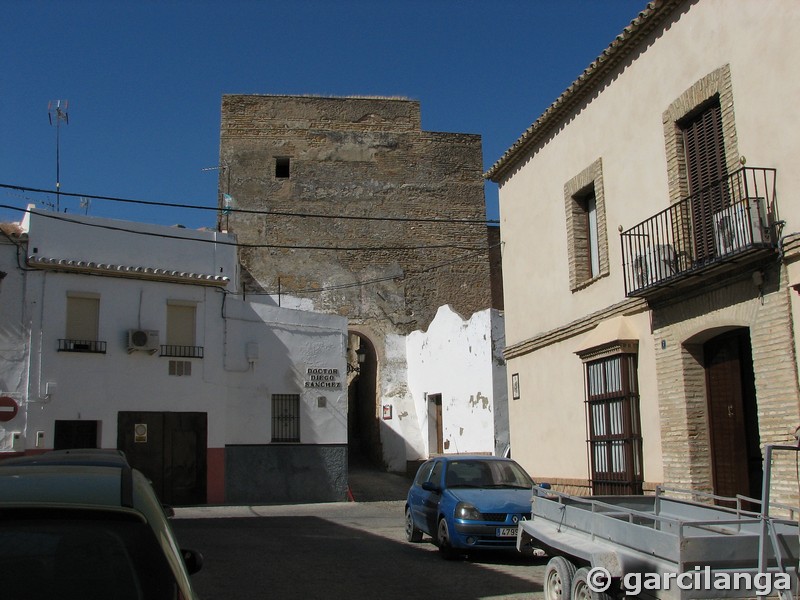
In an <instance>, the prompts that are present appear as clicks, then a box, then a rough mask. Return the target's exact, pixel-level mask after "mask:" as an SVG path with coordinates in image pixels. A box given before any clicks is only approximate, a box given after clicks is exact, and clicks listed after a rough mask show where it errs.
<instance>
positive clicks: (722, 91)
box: [662, 65, 741, 204]
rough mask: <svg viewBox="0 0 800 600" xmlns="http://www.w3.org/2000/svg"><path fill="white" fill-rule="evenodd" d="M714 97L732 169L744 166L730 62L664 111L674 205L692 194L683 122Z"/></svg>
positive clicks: (668, 169) (706, 77) (670, 192)
mask: <svg viewBox="0 0 800 600" xmlns="http://www.w3.org/2000/svg"><path fill="white" fill-rule="evenodd" d="M714 96H718V97H719V104H720V108H721V111H722V115H721V116H722V132H723V142H724V146H725V160H726V165H727V168H728V172H729V173H733V172H734V171H736V170H737V169H738V168H739V167H740V166H741V164H740V156H739V146H738V141H737V134H736V122H735V120H734V106H733V84H732V81H731V68H730V65H724V66H722V67H720V68H719V69H716V70H714V71H712V72H711V73H709V74H708V75H706V76H705V77H703V78H702V79H700V80H698V81H697V82H695V83H694V85H692V86H691V87H690V88H689V89H687V90H686V91H685V92H683V94H681V95H680V96H679V97H678V98H676V99H675V100H674V101H673V102H672V103H671V104H670V105H669V107H668V108H667V110H665V111H664V113H663V114H662V122H663V125H664V144H665V149H666V156H667V178H668V185H669V200H670V204H675V203H676V202H679V201H681V200H683V199H684V198H688V197H689V182H688V180H687V177H686V149H685V147H684V143H683V130H682V128H681V122H683V121H684V120H685V119H686V117H688V116H689V115H691V114H692V113H693V112H695V111H697V110H698V109H699V108H701V107H702V106H703V105H706V104H708V102H709V101H710V100H711V99H712V98H713V97H714Z"/></svg>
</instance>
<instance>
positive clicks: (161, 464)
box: [117, 411, 208, 505]
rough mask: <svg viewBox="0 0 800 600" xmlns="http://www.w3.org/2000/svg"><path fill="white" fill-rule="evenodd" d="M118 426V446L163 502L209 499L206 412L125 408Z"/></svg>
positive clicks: (198, 501) (172, 502) (201, 502)
mask: <svg viewBox="0 0 800 600" xmlns="http://www.w3.org/2000/svg"><path fill="white" fill-rule="evenodd" d="M117 427H118V428H117V447H118V448H119V449H120V450H122V451H123V452H125V455H126V456H127V457H128V461H129V462H130V463H131V466H132V467H134V468H135V469H139V470H140V471H141V472H142V473H144V474H145V476H146V477H147V478H148V479H150V481H151V482H152V484H153V488H154V489H155V491H156V493H157V494H158V497H159V498H160V499H161V501H162V502H164V503H166V504H174V505H186V504H203V503H205V502H206V472H207V465H206V451H207V448H206V439H207V430H208V425H207V416H206V413H194V412H187V413H183V412H181V413H172V412H141V411H140V412H133V411H130V412H128V411H121V412H120V413H119V416H118V419H117Z"/></svg>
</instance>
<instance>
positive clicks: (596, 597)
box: [572, 567, 614, 600]
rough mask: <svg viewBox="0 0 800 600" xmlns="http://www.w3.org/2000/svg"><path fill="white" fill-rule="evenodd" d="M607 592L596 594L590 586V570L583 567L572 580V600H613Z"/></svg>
mask: <svg viewBox="0 0 800 600" xmlns="http://www.w3.org/2000/svg"><path fill="white" fill-rule="evenodd" d="M613 598H614V596H612V595H611V594H608V593H606V592H596V591H594V590H593V589H592V588H591V587H590V586H589V569H587V568H586V567H581V568H580V569H578V570H577V571H576V572H575V575H574V577H573V578H572V600H613Z"/></svg>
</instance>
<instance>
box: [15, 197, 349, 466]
mask: <svg viewBox="0 0 800 600" xmlns="http://www.w3.org/2000/svg"><path fill="white" fill-rule="evenodd" d="M71 218H73V219H77V220H78V221H81V222H88V223H93V224H101V225H104V226H111V227H120V226H121V227H124V228H126V229H134V230H139V229H140V228H141V229H142V230H144V231H147V232H150V233H155V234H158V235H159V236H160V237H151V236H145V239H146V241H145V242H143V243H140V242H141V240H140V239H139V238H137V237H136V236H135V235H134V234H131V233H120V232H118V231H113V230H110V229H96V228H89V229H87V228H86V226H85V225H78V224H75V223H70V222H65V221H61V220H56V219H52V218H48V216H47V215H45V214H37V213H32V214H31V215H30V218H28V219H26V223H25V226H26V227H28V228H29V238H30V240H29V248H30V252H33V250H34V249H35V250H36V254H37V255H38V256H43V257H54V258H66V259H71V260H83V261H95V262H103V263H112V264H123V265H131V264H136V265H143V266H147V267H153V268H164V269H176V270H181V271H186V272H197V273H208V274H211V273H214V274H216V275H225V276H234V275H235V273H236V249H235V246H234V245H228V244H215V243H208V242H197V241H192V240H191V239H187V238H192V236H196V237H199V238H201V239H205V240H221V241H225V242H229V241H232V239H233V238H231V237H229V236H223V235H221V234H218V233H216V232H197V231H193V232H190V231H187V230H183V229H176V228H172V227H158V226H151V225H141V224H137V223H130V222H119V221H111V220H108V219H94V218H91V217H71ZM87 232H88V233H87ZM172 236H175V237H177V238H179V239H174V238H173V237H172ZM87 240H91V243H87ZM192 248H194V250H192ZM0 261H2V262H0V265H2V266H0V270H3V271H6V272H7V273H8V276H7V277H6V278H5V279H4V280H3V282H2V284H0V285H1V286H2V288H0V307H2V309H3V313H2V314H3V319H2V321H0V344H2V345H0V349H2V354H0V395H10V394H16V395H17V396H19V398H20V400H21V402H20V403H21V404H22V405H23V406H22V410H21V411H20V414H19V415H18V417H17V418H16V419H15V420H14V421H12V422H9V423H8V424H6V425H5V426H4V425H3V424H0V429H2V430H3V431H11V430H14V431H20V432H21V433H22V440H21V443H20V447H18V448H16V449H17V450H21V449H24V448H28V449H31V448H34V447H35V446H36V443H37V436H36V432H42V433H41V434H40V436H39V438H38V441H39V445H40V448H51V447H52V443H53V431H54V422H55V420H57V419H85V420H97V421H102V426H101V431H100V437H101V440H100V442H101V445H102V446H103V447H115V446H116V441H117V439H116V436H117V432H116V420H117V412H118V411H120V410H141V411H150V410H152V411H196V412H206V413H207V414H208V447H209V448H221V447H224V446H225V444H230V443H248V444H258V443H262V444H263V443H268V442H269V440H270V436H271V428H270V396H271V394H273V393H282V394H293V393H299V394H300V395H301V403H302V415H301V423H302V425H301V442H302V443H309V444H322V443H331V444H343V443H346V441H347V418H346V410H347V409H346V406H347V401H346V398H347V390H346V381H345V371H346V363H345V340H346V333H347V322H346V319H344V318H342V317H337V316H333V315H320V314H315V313H309V312H303V311H297V310H290V309H285V308H278V307H275V306H267V305H260V304H258V303H255V302H249V301H248V302H244V301H242V300H241V299H239V298H238V297H237V296H235V295H230V294H229V295H227V297H225V294H224V293H223V290H221V289H219V288H216V287H204V286H200V285H196V284H179V283H169V282H161V281H146V280H140V279H131V278H120V277H110V276H89V275H85V274H80V273H60V272H53V271H41V270H34V271H27V272H26V273H25V275H26V279H25V284H24V286H23V284H22V282H23V272H22V271H21V270H20V269H18V268H17V266H16V251H15V248H13V246H12V247H8V246H7V245H5V244H4V245H3V246H0ZM230 287H231V289H235V281H232V283H231V286H230ZM23 290H24V298H23ZM67 292H89V293H94V294H97V295H99V297H100V318H99V321H100V330H99V339H101V340H104V341H106V342H107V352H106V354H90V353H71V352H58V351H57V348H58V339H59V338H63V337H64V336H65V330H66V320H65V319H66V315H65V307H66V297H67ZM170 300H171V301H176V300H177V301H186V302H192V303H195V305H196V307H197V308H196V311H197V312H196V318H197V340H196V344H197V345H198V346H203V347H204V353H205V355H204V358H203V359H194V360H193V361H192V364H193V367H192V375H191V376H189V377H176V376H170V375H169V374H168V362H169V359H168V358H165V357H159V356H158V355H157V354H156V355H151V354H148V353H146V352H133V353H128V351H127V343H126V342H127V331H128V330H129V329H132V328H142V329H150V330H157V331H160V332H162V340H163V335H164V332H165V331H166V306H167V301H170ZM29 338H30V339H29ZM28 347H30V349H31V360H30V361H28V360H27V353H28ZM310 368H324V369H328V370H329V371H332V372H334V373H335V376H334V377H333V379H332V383H333V384H334V385H331V386H327V387H324V388H322V387H310V383H311V382H310V378H309V376H308V369H310ZM337 383H338V385H336V384H337ZM307 384H308V385H307ZM25 401H27V410H25ZM6 437H7V436H2V434H0V450H10V449H11V448H10V446H9V444H8V443H7V442H6V441H5V440H6Z"/></svg>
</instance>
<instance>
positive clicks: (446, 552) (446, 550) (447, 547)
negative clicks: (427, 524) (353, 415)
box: [436, 519, 456, 560]
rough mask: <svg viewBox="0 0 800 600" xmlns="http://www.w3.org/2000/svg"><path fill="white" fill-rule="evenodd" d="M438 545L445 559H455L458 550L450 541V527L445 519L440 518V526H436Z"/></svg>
mask: <svg viewBox="0 0 800 600" xmlns="http://www.w3.org/2000/svg"><path fill="white" fill-rule="evenodd" d="M436 545H437V546H439V555H440V556H441V557H442V558H443V559H445V560H453V559H454V558H455V557H456V551H455V550H454V549H453V546H452V545H451V543H450V529H449V528H448V527H447V521H445V520H444V519H439V527H437V528H436Z"/></svg>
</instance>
